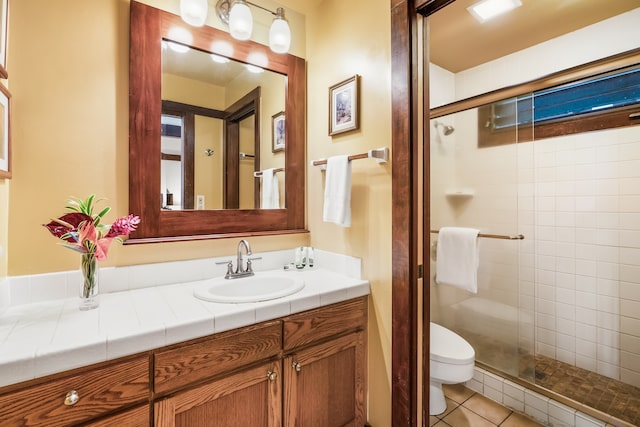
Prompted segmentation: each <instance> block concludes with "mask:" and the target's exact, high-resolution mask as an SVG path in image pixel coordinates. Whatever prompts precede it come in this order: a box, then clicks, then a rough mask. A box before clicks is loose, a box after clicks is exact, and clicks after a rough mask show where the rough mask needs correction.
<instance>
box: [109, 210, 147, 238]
mask: <svg viewBox="0 0 640 427" xmlns="http://www.w3.org/2000/svg"><path fill="white" fill-rule="evenodd" d="M138 224H140V217H138V216H137V215H127V216H123V217H122V218H118V219H116V220H115V221H114V223H113V224H111V228H110V229H109V232H108V233H107V236H106V237H119V236H128V235H129V233H131V232H133V231H135V230H136V228H138Z"/></svg>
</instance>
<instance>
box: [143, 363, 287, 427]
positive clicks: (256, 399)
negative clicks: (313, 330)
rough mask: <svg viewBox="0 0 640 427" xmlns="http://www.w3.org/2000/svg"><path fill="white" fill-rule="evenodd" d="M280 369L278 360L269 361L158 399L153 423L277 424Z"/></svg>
mask: <svg viewBox="0 0 640 427" xmlns="http://www.w3.org/2000/svg"><path fill="white" fill-rule="evenodd" d="M280 372H281V370H280V361H277V362H269V363H265V364H262V365H260V366H258V367H255V368H251V369H247V370H244V371H241V372H239V373H236V374H232V375H229V376H227V377H223V378H221V379H218V380H214V381H211V382H210V383H207V384H204V385H202V386H199V387H197V388H194V389H190V390H185V391H183V392H180V393H177V394H176V395H174V396H171V397H168V398H166V399H163V400H160V401H159V402H156V403H155V407H154V410H155V425H156V426H163V427H165V426H171V427H173V426H175V427H193V426H216V427H217V426H220V427H247V426H252V427H260V426H264V427H276V426H280V423H281V419H282V416H281V415H282V414H281V412H282V406H281V402H282V400H281V390H282V386H281V382H282V380H281V378H280Z"/></svg>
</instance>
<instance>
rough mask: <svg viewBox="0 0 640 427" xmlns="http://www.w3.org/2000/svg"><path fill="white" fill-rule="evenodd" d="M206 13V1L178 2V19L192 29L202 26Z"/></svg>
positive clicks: (181, 0) (189, 0)
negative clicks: (191, 26) (192, 27)
mask: <svg viewBox="0 0 640 427" xmlns="http://www.w3.org/2000/svg"><path fill="white" fill-rule="evenodd" d="M208 11H209V4H208V0H180V17H181V18H182V20H183V21H184V22H186V23H187V24H189V25H193V26H194V27H202V26H203V25H204V22H205V21H206V19H207V12H208Z"/></svg>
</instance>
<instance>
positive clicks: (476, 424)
mask: <svg viewBox="0 0 640 427" xmlns="http://www.w3.org/2000/svg"><path fill="white" fill-rule="evenodd" d="M443 388H444V395H445V397H446V399H447V410H446V411H444V413H442V414H440V415H438V416H433V415H431V416H429V426H431V427H495V426H500V427H539V426H541V425H542V424H539V423H537V422H535V421H534V420H532V419H531V418H529V417H527V416H526V415H523V414H519V413H517V412H514V411H512V410H511V409H508V408H505V407H504V406H502V405H500V404H499V403H497V402H494V401H493V400H491V399H489V398H486V397H484V396H483V395H481V394H478V393H476V392H474V391H473V390H470V389H468V388H467V387H465V386H464V385H462V384H455V385H445V386H443Z"/></svg>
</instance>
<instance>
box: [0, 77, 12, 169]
mask: <svg viewBox="0 0 640 427" xmlns="http://www.w3.org/2000/svg"><path fill="white" fill-rule="evenodd" d="M10 103H11V94H10V93H9V91H8V90H7V88H5V87H4V85H2V84H0V178H11V129H10V128H9V126H10V118H11V114H10V111H9V109H10Z"/></svg>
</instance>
